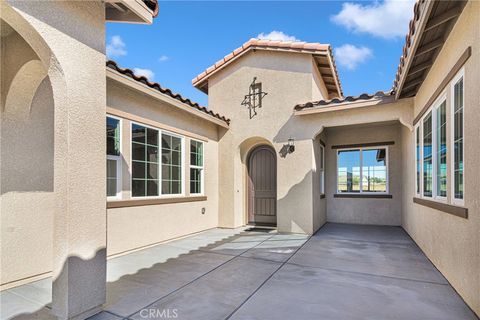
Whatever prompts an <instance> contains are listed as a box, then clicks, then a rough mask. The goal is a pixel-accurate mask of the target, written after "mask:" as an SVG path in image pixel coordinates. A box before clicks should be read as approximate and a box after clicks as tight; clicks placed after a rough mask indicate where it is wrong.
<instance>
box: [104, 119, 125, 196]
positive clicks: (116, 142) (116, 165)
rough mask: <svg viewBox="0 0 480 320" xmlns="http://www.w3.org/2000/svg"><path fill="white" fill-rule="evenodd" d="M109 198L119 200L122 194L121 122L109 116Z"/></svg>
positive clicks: (107, 125)
mask: <svg viewBox="0 0 480 320" xmlns="http://www.w3.org/2000/svg"><path fill="white" fill-rule="evenodd" d="M106 121H107V123H106V133H107V197H109V198H118V197H120V193H121V179H120V175H121V161H120V155H121V150H120V149H121V148H120V146H121V120H120V119H117V118H114V117H110V116H107V119H106Z"/></svg>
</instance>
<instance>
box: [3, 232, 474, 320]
mask: <svg viewBox="0 0 480 320" xmlns="http://www.w3.org/2000/svg"><path fill="white" fill-rule="evenodd" d="M107 278H108V283H107V303H106V304H105V308H104V310H105V311H104V312H102V313H101V314H99V315H96V316H95V317H92V318H91V319H92V320H119V319H135V320H140V319H167V318H168V317H169V318H170V319H172V318H175V319H208V320H214V319H449V320H450V319H456V320H457V319H458V320H460V319H477V317H476V316H475V315H474V314H473V312H472V311H471V310H470V309H469V308H468V306H467V305H466V304H465V303H464V302H463V300H462V299H461V298H460V297H459V296H458V294H457V293H456V292H455V291H454V290H453V288H452V287H451V286H450V285H449V284H448V282H447V281H446V280H445V278H444V277H443V276H442V275H441V274H440V273H439V272H438V271H437V270H436V269H435V267H434V266H433V265H432V264H431V263H430V261H429V260H428V259H427V258H426V257H425V255H424V254H423V253H422V252H421V251H420V249H419V248H418V247H417V246H416V244H415V243H414V242H413V241H412V240H411V239H410V238H409V237H408V235H407V234H406V233H405V232H404V231H403V229H401V228H399V227H379V226H359V225H347V224H333V223H328V224H326V225H325V226H324V227H323V228H321V229H320V230H319V231H318V232H317V233H316V234H315V235H314V236H312V237H310V238H309V237H307V236H304V235H296V234H278V233H276V232H274V231H272V232H264V231H261V230H260V231H244V230H243V229H236V230H228V229H214V230H209V231H206V232H203V233H200V234H196V235H194V236H191V237H187V238H184V239H179V240H175V241H171V242H168V243H165V244H160V245H157V246H154V247H151V248H148V249H145V250H141V251H137V252H135V253H132V254H128V255H125V256H121V257H118V258H114V259H110V260H109V261H108V263H107ZM50 283H51V282H50V280H48V279H46V280H42V281H39V282H37V283H32V284H29V285H26V286H21V287H17V288H14V289H10V290H7V291H3V292H2V293H1V298H2V302H1V304H2V313H1V315H2V316H1V319H42V320H43V319H45V320H46V319H51V318H52V317H51V316H50V315H49V309H48V304H49V301H50V300H49V299H50V297H51V292H50V291H51V289H50V285H49V284H50ZM49 290H50V291H49ZM45 305H47V307H44V306H45Z"/></svg>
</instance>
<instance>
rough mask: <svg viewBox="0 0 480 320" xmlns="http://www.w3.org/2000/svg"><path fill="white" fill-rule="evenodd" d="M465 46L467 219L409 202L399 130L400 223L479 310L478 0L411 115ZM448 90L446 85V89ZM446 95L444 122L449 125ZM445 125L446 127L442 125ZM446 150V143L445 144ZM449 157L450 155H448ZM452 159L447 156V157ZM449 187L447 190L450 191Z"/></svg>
mask: <svg viewBox="0 0 480 320" xmlns="http://www.w3.org/2000/svg"><path fill="white" fill-rule="evenodd" d="M468 46H471V47H472V56H471V57H470V59H469V60H468V61H467V62H466V64H465V78H464V81H465V82H464V83H465V110H464V117H465V127H464V128H465V140H464V141H465V207H467V208H468V210H469V212H468V219H463V218H459V217H456V216H453V215H450V214H447V213H445V212H441V211H437V210H434V209H431V208H427V207H424V206H421V205H418V204H414V203H413V202H412V198H413V196H414V177H415V173H414V172H415V160H414V137H413V135H412V134H411V133H410V132H408V131H406V130H402V141H403V146H402V148H403V152H402V153H403V155H404V165H403V170H402V171H403V172H404V184H403V194H404V201H403V202H404V209H403V227H404V228H405V230H406V231H407V232H408V233H409V234H410V235H411V236H412V238H413V239H414V240H415V241H416V242H417V244H418V245H419V246H420V247H421V248H422V250H423V251H424V252H425V253H426V254H427V256H428V257H429V258H430V260H431V261H432V262H433V263H434V264H435V266H436V267H437V268H438V269H439V270H440V271H441V272H442V273H443V275H445V277H446V278H447V279H448V280H449V281H450V283H451V284H452V285H453V286H454V287H455V289H456V290H457V291H458V293H459V294H460V295H461V296H462V298H463V299H464V300H465V301H466V302H467V303H468V304H469V306H470V307H472V309H473V310H474V311H475V312H476V313H477V314H480V203H479V196H478V195H479V194H480V184H479V183H478V172H479V169H480V162H479V161H478V158H479V156H480V154H479V149H478V146H479V145H480V141H479V140H480V126H479V125H478V124H479V123H480V113H479V112H478V106H479V105H480V96H479V94H478V84H479V83H480V72H479V70H480V3H479V2H478V1H469V2H468V3H467V5H466V7H465V9H464V10H463V13H462V15H461V16H460V18H459V20H458V21H457V23H456V25H455V27H454V28H453V30H452V32H451V33H450V35H449V37H448V39H447V41H446V43H445V45H444V46H443V48H442V50H441V52H440V54H439V55H438V57H437V60H436V62H435V64H434V65H433V67H432V69H431V70H430V72H429V73H428V76H427V78H426V80H425V82H424V83H423V85H422V86H421V87H420V90H419V91H418V94H417V96H416V98H415V115H417V114H418V113H419V112H420V110H421V109H422V108H423V106H424V105H425V103H426V102H427V100H428V99H429V98H430V96H431V95H432V94H433V92H434V91H435V89H436V88H437V87H438V85H439V84H440V82H441V81H442V80H443V79H444V78H445V77H446V75H447V73H448V72H449V71H450V69H451V68H452V67H453V65H454V64H455V62H456V61H457V60H458V58H459V57H460V56H461V55H462V53H463V52H464V51H465V50H466V48H467V47H468ZM447 90H449V87H447ZM450 108H451V105H450V99H448V97H447V123H451V121H449V120H448V119H449V118H450V112H449V110H450ZM447 128H448V127H447ZM448 148H449V149H448V150H451V145H450V144H449V145H448ZM448 157H450V155H449V154H448ZM447 159H448V160H447V161H451V158H447ZM450 190H451V189H450Z"/></svg>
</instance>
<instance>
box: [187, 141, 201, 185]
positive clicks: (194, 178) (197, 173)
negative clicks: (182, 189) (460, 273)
mask: <svg viewBox="0 0 480 320" xmlns="http://www.w3.org/2000/svg"><path fill="white" fill-rule="evenodd" d="M190 194H203V142H200V141H196V140H190Z"/></svg>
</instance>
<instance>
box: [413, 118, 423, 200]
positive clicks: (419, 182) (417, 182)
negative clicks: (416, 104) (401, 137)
mask: <svg viewBox="0 0 480 320" xmlns="http://www.w3.org/2000/svg"><path fill="white" fill-rule="evenodd" d="M421 157H422V144H421V141H420V126H418V127H417V128H416V129H415V171H416V176H415V193H416V194H417V195H420V191H421V189H422V168H421V166H422V160H421Z"/></svg>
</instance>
